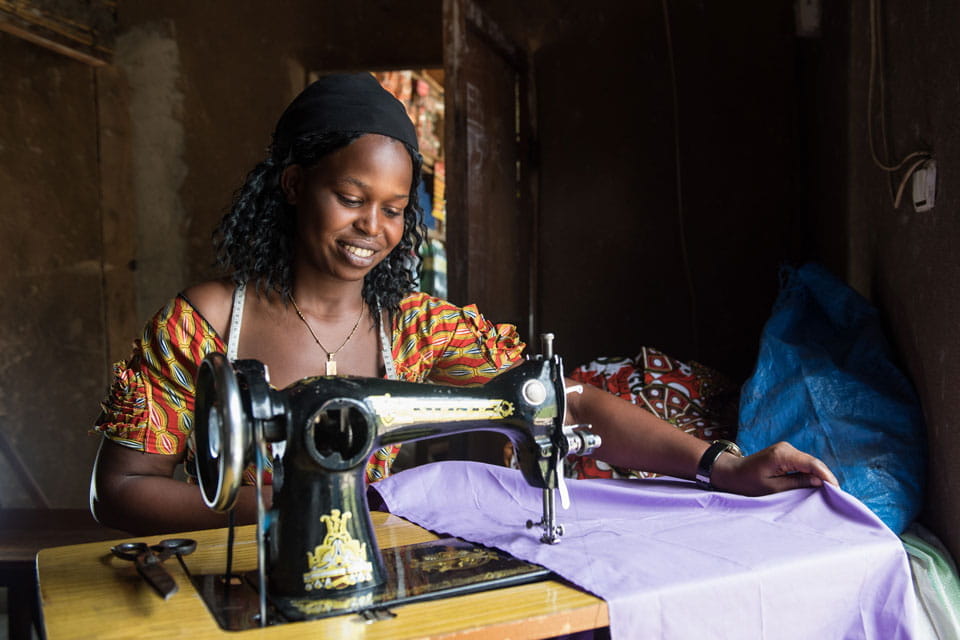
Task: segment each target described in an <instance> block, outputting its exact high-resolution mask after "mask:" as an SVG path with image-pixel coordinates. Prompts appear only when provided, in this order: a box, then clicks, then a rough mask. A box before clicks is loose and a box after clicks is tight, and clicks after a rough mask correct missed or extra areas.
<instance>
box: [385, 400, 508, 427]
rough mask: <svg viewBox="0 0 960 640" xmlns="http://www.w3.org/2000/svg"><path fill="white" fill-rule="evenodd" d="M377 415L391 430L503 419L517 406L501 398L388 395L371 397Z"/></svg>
mask: <svg viewBox="0 0 960 640" xmlns="http://www.w3.org/2000/svg"><path fill="white" fill-rule="evenodd" d="M367 402H368V403H369V404H370V406H371V408H372V409H373V411H374V413H376V414H377V415H378V416H379V417H380V420H381V421H382V422H383V424H384V425H385V426H387V427H399V426H401V425H406V424H420V423H423V422H464V421H475V420H502V419H504V418H509V417H510V416H512V415H513V413H514V410H515V407H514V406H513V403H512V402H510V401H508V400H500V399H497V398H477V399H475V400H474V399H452V398H431V399H430V400H429V401H425V400H423V399H422V398H403V397H395V396H392V395H390V394H389V393H388V394H385V395H382V396H370V397H369V398H367Z"/></svg>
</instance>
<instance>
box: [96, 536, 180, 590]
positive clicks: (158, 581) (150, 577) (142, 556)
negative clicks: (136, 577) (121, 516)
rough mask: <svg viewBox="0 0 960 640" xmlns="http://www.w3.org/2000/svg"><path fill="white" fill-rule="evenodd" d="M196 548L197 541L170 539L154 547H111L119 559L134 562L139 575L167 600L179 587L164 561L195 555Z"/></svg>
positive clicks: (133, 544) (127, 544)
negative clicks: (165, 567)
mask: <svg viewBox="0 0 960 640" xmlns="http://www.w3.org/2000/svg"><path fill="white" fill-rule="evenodd" d="M196 548H197V541H196V540H191V539H190V538H170V539H168V540H161V541H160V542H159V543H157V544H154V545H148V544H147V543H146V542H121V543H120V544H118V545H116V546H114V547H110V552H111V553H113V555H115V556H116V557H118V558H122V559H124V560H129V561H131V562H133V564H134V566H135V567H136V568H137V573H139V574H140V575H141V576H142V577H143V579H144V580H146V581H147V584H149V585H150V586H151V587H153V588H154V589H155V590H156V592H157V593H158V594H160V597H162V598H163V599H164V600H166V599H167V598H169V597H170V596H172V595H173V594H175V593H176V592H177V589H178V588H179V587H178V586H177V582H176V581H175V580H174V579H173V576H171V575H170V574H169V573H168V572H167V570H166V569H164V568H163V561H164V560H167V559H168V558H171V557H173V556H177V558H178V559H179V558H180V556H185V555H189V554H191V553H193V552H194V551H195V550H196ZM182 562H183V561H182V560H181V563H182Z"/></svg>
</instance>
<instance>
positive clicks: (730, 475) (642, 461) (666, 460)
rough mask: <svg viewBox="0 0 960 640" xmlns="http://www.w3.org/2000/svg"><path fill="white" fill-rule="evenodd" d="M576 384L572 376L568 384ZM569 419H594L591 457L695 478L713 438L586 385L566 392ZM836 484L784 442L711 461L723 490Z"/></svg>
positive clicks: (716, 483) (765, 490) (820, 464)
mask: <svg viewBox="0 0 960 640" xmlns="http://www.w3.org/2000/svg"><path fill="white" fill-rule="evenodd" d="M574 384H577V383H575V382H574V381H572V380H568V381H567V385H568V386H571V385H574ZM567 421H568V422H571V423H575V424H576V423H579V424H591V425H593V431H594V432H595V433H597V434H598V435H599V436H600V438H601V440H602V444H601V446H600V447H599V448H598V449H597V450H596V452H594V453H593V457H595V458H597V459H600V460H603V461H604V462H607V463H609V464H612V465H615V466H618V467H626V468H629V469H643V470H645V471H652V472H656V473H662V474H665V475H669V476H674V477H677V478H688V479H693V478H694V477H695V475H696V472H697V465H698V464H699V462H700V458H701V457H702V456H703V454H704V452H705V451H706V450H707V448H708V447H709V446H710V445H709V443H707V442H704V441H703V440H700V439H698V438H695V437H693V436H691V435H689V434H687V433H684V432H683V431H680V430H679V429H677V428H676V427H674V426H673V425H671V424H670V423H668V422H666V421H664V420H661V419H660V418H658V417H656V416H655V415H653V414H652V413H650V412H648V411H646V410H645V409H643V408H642V407H638V406H636V405H634V404H631V403H629V402H626V401H624V400H623V399H621V398H618V397H616V396H614V395H612V394H609V393H607V392H605V391H602V390H600V389H597V388H596V387H591V386H589V385H583V393H570V394H568V395H567ZM823 482H829V483H831V484H835V485H836V484H838V483H837V479H836V478H835V477H834V475H833V473H831V472H830V469H828V468H827V466H826V465H825V464H824V463H823V462H821V461H820V460H817V459H816V458H814V457H813V456H811V455H809V454H806V453H803V452H801V451H798V450H797V449H795V448H794V447H793V446H791V445H790V444H788V443H786V442H780V443H777V444H775V445H773V446H771V447H768V448H767V449H764V450H763V451H759V452H757V453H755V454H753V455H750V456H747V457H745V458H739V457H736V456H734V455H732V454H729V453H723V454H721V455H720V457H719V458H718V459H717V461H716V463H715V464H714V466H713V475H712V478H711V484H713V486H715V487H717V488H718V489H720V490H723V491H730V492H733V493H741V494H744V495H763V494H766V493H775V492H777V491H784V490H787V489H795V488H798V487H819V486H821V485H822V484H823Z"/></svg>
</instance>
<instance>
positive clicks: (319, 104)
mask: <svg viewBox="0 0 960 640" xmlns="http://www.w3.org/2000/svg"><path fill="white" fill-rule="evenodd" d="M332 131H359V132H363V133H379V134H381V135H385V136H389V137H391V138H395V139H397V140H400V141H401V142H405V143H407V144H408V145H410V146H411V147H413V148H414V149H418V146H417V132H416V130H415V129H414V128H413V122H411V121H410V117H409V116H408V115H407V111H406V109H404V107H403V104H402V103H401V102H400V101H399V100H397V99H396V98H395V97H394V96H393V94H391V93H390V92H389V91H387V90H386V89H384V88H383V87H382V86H381V85H380V83H379V82H377V79H376V78H374V77H373V76H372V75H370V74H369V73H354V74H333V75H329V76H324V77H322V78H321V79H319V80H317V81H316V82H314V83H312V84H310V86H308V87H307V88H306V89H304V90H303V91H302V92H301V93H300V95H298V96H297V97H296V98H294V99H293V102H291V103H290V106H288V107H287V108H286V110H285V111H284V112H283V115H282V116H280V120H279V122H277V128H276V130H275V131H274V132H273V144H274V147H275V148H276V149H277V150H279V151H281V152H284V151H287V150H289V148H290V145H291V143H292V142H293V141H294V140H295V139H296V138H297V137H298V136H302V135H305V134H312V133H329V132H332ZM418 150H419V149H418Z"/></svg>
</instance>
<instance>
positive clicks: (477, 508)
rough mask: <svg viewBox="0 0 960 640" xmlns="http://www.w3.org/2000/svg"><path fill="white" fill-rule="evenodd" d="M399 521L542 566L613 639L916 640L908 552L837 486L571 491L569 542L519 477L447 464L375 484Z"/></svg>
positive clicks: (564, 518)
mask: <svg viewBox="0 0 960 640" xmlns="http://www.w3.org/2000/svg"><path fill="white" fill-rule="evenodd" d="M373 486H374V487H375V488H376V490H377V491H378V492H379V493H380V495H381V496H382V498H383V500H384V502H385V504H386V506H387V508H388V509H389V510H390V512H392V513H394V514H397V515H399V516H402V517H404V518H406V519H408V520H410V521H412V522H414V523H416V524H419V525H420V526H423V527H425V528H427V529H430V530H432V531H434V532H436V533H439V534H449V535H454V536H459V537H461V538H464V539H466V540H470V541H471V542H476V543H480V544H484V545H487V546H492V547H496V548H498V549H502V550H504V551H507V552H509V553H511V554H513V555H514V556H516V557H518V558H522V559H524V560H527V561H530V562H534V563H537V564H540V565H543V566H545V567H547V568H549V569H551V570H552V571H554V572H555V573H557V574H559V575H561V576H563V577H564V578H565V579H567V580H569V581H570V582H572V583H574V584H576V585H578V586H580V587H581V588H583V589H585V590H586V591H589V592H591V593H594V594H595V595H597V596H599V597H601V598H603V599H604V600H606V601H607V603H608V606H609V611H610V628H611V633H612V636H613V638H696V639H698V640H700V639H702V638H749V639H750V640H755V639H757V638H777V639H778V640H779V639H782V638H802V639H804V640H806V639H809V638H818V639H821V638H844V639H847V640H849V639H855V638H882V639H883V640H893V639H897V638H911V637H913V636H914V634H913V632H912V629H913V627H914V620H915V619H916V615H917V613H916V611H917V610H916V601H915V596H914V593H913V587H912V582H911V576H910V568H909V564H908V561H907V556H906V554H905V552H904V549H903V545H902V544H901V543H900V540H899V538H897V536H896V535H895V534H894V533H893V532H892V531H891V530H890V529H888V528H887V527H886V526H885V525H884V524H883V523H882V522H881V521H880V520H879V519H878V518H877V517H876V516H875V515H874V514H873V513H871V512H870V511H869V510H868V509H867V508H866V507H864V506H863V504H861V503H860V502H859V501H857V500H856V498H854V497H852V496H850V495H849V494H847V493H844V492H843V491H841V490H839V489H836V488H834V487H832V486H827V487H824V488H823V489H797V490H794V491H788V492H785V493H780V494H777V495H773V496H764V497H761V498H747V497H743V496H737V495H732V494H727V493H719V492H708V491H703V490H701V489H698V488H697V487H696V486H694V485H693V484H692V483H690V482H686V481H682V480H676V479H672V478H661V479H656V480H640V481H637V480H571V481H569V483H568V486H569V488H570V500H571V506H570V509H569V510H567V511H564V510H562V509H560V507H559V500H558V520H559V522H561V523H562V524H563V525H564V528H565V530H566V531H565V534H564V536H563V539H562V541H561V542H560V544H557V545H546V544H542V543H540V541H539V536H540V532H539V529H537V528H534V529H529V530H528V529H526V527H525V526H524V523H525V522H526V521H527V520H528V519H532V520H534V521H538V520H539V519H540V510H541V494H540V491H539V490H537V489H533V488H532V487H530V486H529V485H527V484H526V482H525V481H524V480H523V477H522V476H521V475H520V473H519V472H518V471H514V470H512V469H507V468H504V467H495V466H491V465H485V464H480V463H476V462H439V463H434V464H429V465H425V466H422V467H417V468H414V469H410V470H407V471H404V472H402V473H398V474H396V475H394V476H391V477H389V478H387V479H385V480H382V481H380V482H378V483H376V485H373Z"/></svg>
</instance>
